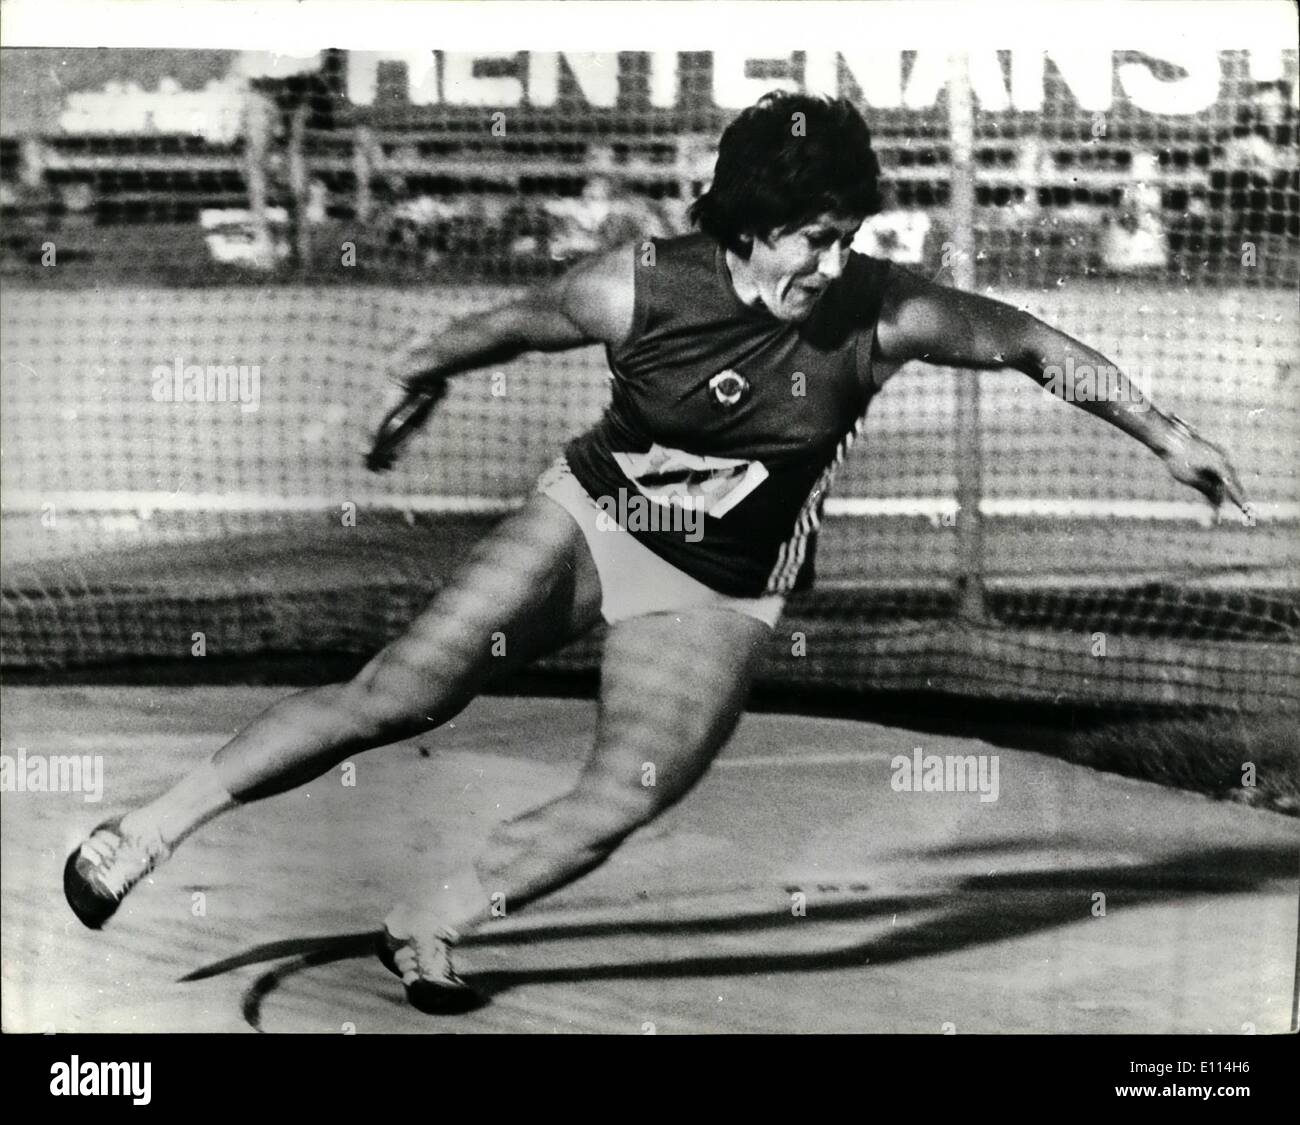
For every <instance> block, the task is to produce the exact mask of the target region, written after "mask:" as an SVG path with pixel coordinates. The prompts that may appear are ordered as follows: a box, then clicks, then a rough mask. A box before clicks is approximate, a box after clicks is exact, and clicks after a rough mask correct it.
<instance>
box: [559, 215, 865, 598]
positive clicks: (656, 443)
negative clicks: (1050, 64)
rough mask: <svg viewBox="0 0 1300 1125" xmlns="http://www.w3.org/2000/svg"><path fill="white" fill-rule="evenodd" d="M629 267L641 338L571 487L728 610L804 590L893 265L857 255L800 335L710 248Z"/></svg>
mask: <svg viewBox="0 0 1300 1125" xmlns="http://www.w3.org/2000/svg"><path fill="white" fill-rule="evenodd" d="M635 256H636V267H635V269H636V303H635V309H636V311H635V316H634V323H633V328H632V331H631V334H630V335H629V337H628V338H627V340H625V341H624V342H623V343H621V344H620V345H618V346H617V347H611V348H608V349H607V355H608V358H609V366H610V371H611V373H612V377H613V399H612V401H611V403H610V405H609V407H608V409H607V410H606V412H605V415H604V417H603V418H602V419H601V421H600V422H599V423H597V424H596V426H595V427H594V428H593V429H591V430H590V431H588V432H587V433H585V434H583V435H581V436H580V437H577V438H575V439H573V441H571V442H570V443H569V445H568V446H567V448H566V449H565V455H566V457H567V458H568V461H569V465H570V466H571V468H572V469H573V474H574V476H575V477H577V479H578V481H579V482H580V483H581V484H582V486H583V488H585V489H586V491H587V492H588V494H589V495H590V496H591V497H592V498H593V499H594V500H596V501H597V503H599V504H600V505H601V506H602V507H603V508H605V509H606V511H607V512H609V514H610V515H611V516H614V517H615V518H616V519H617V520H618V522H619V523H620V524H621V525H622V526H623V527H625V528H626V529H627V530H628V531H629V532H630V533H631V534H633V535H634V536H636V538H637V539H638V540H639V541H640V542H642V543H644V544H645V545H646V546H647V547H648V548H650V550H652V551H654V552H655V553H656V554H657V555H659V556H661V557H662V558H664V559H666V560H667V561H668V562H670V563H672V564H673V565H674V566H676V567H678V568H679V569H680V570H682V571H684V572H686V573H687V574H689V575H691V576H692V577H693V578H695V579H697V580H698V581H700V582H703V583H704V584H705V585H706V586H710V587H712V588H713V589H715V590H718V591H719V592H721V593H723V594H727V595H730V596H733V597H756V596H758V595H760V594H765V593H766V594H775V593H782V594H783V593H788V592H790V591H793V590H798V589H802V588H804V587H806V586H808V585H810V584H811V582H812V578H813V557H814V554H815V550H816V535H817V528H818V526H819V524H820V522H821V513H822V506H823V504H824V503H825V500H826V494H827V492H828V491H829V489H830V485H831V480H832V477H833V476H834V473H835V470H836V468H837V467H838V466H839V464H840V462H841V461H842V460H843V459H844V456H845V454H846V453H847V452H848V449H849V446H850V445H851V444H852V443H853V440H854V438H855V437H856V436H857V435H858V434H859V433H860V432H861V429H862V425H863V422H864V420H865V419H864V415H865V412H866V408H867V404H868V402H869V401H870V398H871V396H872V394H873V393H874V391H875V389H876V383H875V381H874V380H873V378H872V373H871V350H872V345H873V342H874V339H875V326H876V320H877V319H878V317H879V314H880V306H881V301H882V299H883V296H884V288H885V279H886V276H887V274H888V270H889V263H888V262H886V261H880V260H877V259H874V258H868V257H865V256H864V255H861V254H856V253H851V254H850V255H849V258H848V263H847V265H846V266H845V268H844V270H843V272H842V274H841V275H840V277H838V278H837V279H836V280H835V281H833V282H832V283H831V284H830V286H829V287H828V288H827V289H826V291H825V292H824V293H823V294H822V295H821V297H820V299H819V300H818V301H817V303H816V305H815V306H814V307H813V311H812V313H811V314H810V315H809V317H808V318H807V319H806V320H804V321H802V322H801V323H798V324H791V323H786V322H782V321H779V320H777V319H776V318H775V317H773V316H772V315H771V314H769V313H768V312H766V311H765V310H763V309H751V308H749V307H747V306H746V305H745V304H743V303H742V302H741V300H740V299H739V298H738V297H737V296H736V294H735V290H734V289H733V288H732V285H731V278H730V274H729V271H728V268H727V264H726V258H725V256H724V251H723V249H722V248H721V247H720V246H719V245H718V244H717V243H715V242H714V241H713V240H712V239H711V238H710V237H708V236H707V235H704V234H692V235H687V236H685V237H681V238H672V239H664V240H656V241H655V243H654V255H653V258H651V257H650V255H648V254H645V253H644V252H643V251H642V250H641V249H637V250H636V251H635ZM651 261H652V262H653V264H648V262H651ZM673 509H677V511H674V510H673Z"/></svg>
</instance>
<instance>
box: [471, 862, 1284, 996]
mask: <svg viewBox="0 0 1300 1125" xmlns="http://www.w3.org/2000/svg"><path fill="white" fill-rule="evenodd" d="M1023 846H1024V845H1023V843H1017V844H1016V845H1015V847H1014V850H1016V851H1019V850H1022V849H1023ZM968 850H969V851H978V852H980V853H986V852H987V845H983V846H978V847H975V848H972V849H965V848H952V849H943V850H941V851H936V852H931V853H928V854H927V856H926V859H927V861H930V860H933V859H934V858H937V857H941V856H942V855H945V854H947V855H949V856H953V855H957V854H960V853H965V852H967V851H968ZM994 854H996V853H994ZM926 866H927V867H928V866H930V863H929V862H927V864H926ZM1298 877H1300V849H1298V848H1297V847H1296V846H1294V845H1292V846H1285V845H1274V846H1268V847H1254V848H1218V849H1215V850H1212V851H1188V852H1183V853H1180V854H1178V855H1175V856H1172V857H1168V858H1165V859H1163V860H1159V861H1153V862H1150V863H1137V864H1132V865H1122V866H1116V865H1107V866H1098V867H1094V868H1078V867H1075V868H1071V869H1069V870H1064V871H1051V870H1046V871H1032V872H1025V871H1019V872H1017V871H1009V872H1006V873H1005V874H994V875H981V876H977V877H969V878H963V879H956V880H954V881H953V882H952V883H951V884H950V885H946V886H942V887H939V888H936V889H935V890H934V891H933V892H928V893H922V894H915V893H908V894H901V895H892V896H891V895H885V896H881V895H879V894H875V893H872V892H871V891H870V890H867V891H864V892H863V893H862V897H861V898H860V899H854V898H849V899H848V900H845V899H844V898H840V899H839V900H838V901H836V902H834V903H829V904H827V905H825V906H822V907H817V908H816V912H815V913H816V919H818V920H820V921H823V922H838V923H851V922H852V921H855V920H861V921H868V920H878V919H881V918H891V919H895V921H894V924H892V925H890V927H889V929H888V930H887V931H886V932H884V933H883V934H880V935H878V936H873V937H871V938H869V939H867V940H864V941H862V942H859V943H856V944H852V945H849V946H847V947H843V948H839V949H835V950H822V951H815V952H810V951H799V950H797V949H792V950H790V951H788V952H783V951H781V950H780V948H779V946H777V944H776V943H774V942H773V940H772V936H771V931H772V930H774V929H784V930H787V931H789V929H790V927H791V926H799V925H802V924H804V923H805V921H806V919H794V918H792V917H791V916H789V915H788V914H786V915H781V916H777V917H773V916H772V915H771V914H770V913H769V914H767V915H765V916H763V917H748V918H729V917H721V918H717V919H709V920H700V921H692V922H689V923H682V922H672V921H653V922H641V923H633V924H630V925H628V924H602V925H595V926H592V925H588V926H578V927H573V926H568V927H563V928H557V929H554V930H550V931H548V930H547V929H545V928H544V927H539V928H538V929H535V930H531V931H529V934H528V938H529V939H530V940H543V939H545V938H548V937H550V938H560V937H565V938H568V937H575V936H579V935H582V934H590V935H592V936H596V935H599V934H600V933H609V934H628V933H638V932H639V933H655V932H658V933H673V934H678V935H685V934H687V933H690V932H691V931H695V932H700V933H710V932H713V933H716V932H719V931H728V932H733V933H734V932H735V931H737V930H743V929H753V930H763V931H765V933H764V936H763V937H762V940H761V942H756V951H755V952H754V953H753V954H746V953H730V954H704V955H700V956H690V955H687V956H685V957H682V958H674V959H673V960H671V961H668V962H665V961H662V960H657V961H643V962H635V963H631V964H628V963H620V964H617V965H599V964H595V965H579V966H573V967H563V968H545V969H523V970H519V971H499V972H489V973H484V974H482V975H477V976H475V977H474V985H475V987H476V988H477V989H479V990H480V991H481V992H483V993H485V994H486V995H495V994H499V993H501V992H504V991H506V990H508V989H510V988H512V987H514V986H516V985H520V984H534V983H558V982H580V981H589V980H613V979H662V978H671V977H692V976H727V975H734V974H745V975H747V974H752V973H773V972H809V971H817V970H825V969H840V968H853V967H861V966H862V965H864V964H867V963H870V964H872V965H882V964H889V963H891V962H899V961H906V960H911V959H914V958H919V957H932V956H936V955H939V954H943V953H950V952H953V951H956V950H960V949H965V948H969V947H971V946H977V945H983V944H988V943H990V942H997V941H1006V940H1009V939H1011V938H1017V937H1023V936H1025V935H1028V934H1032V933H1036V932H1039V931H1042V930H1047V929H1051V928H1054V927H1057V926H1063V925H1069V924H1072V923H1075V922H1080V921H1087V920H1088V919H1090V918H1091V917H1092V910H1093V907H1094V904H1095V902H1096V900H1095V899H1094V895H1096V894H1097V893H1098V892H1101V893H1102V894H1104V895H1105V896H1106V898H1105V901H1106V910H1107V911H1108V912H1115V911H1117V910H1123V909H1125V908H1132V907H1135V906H1148V905H1160V904H1168V903H1174V902H1178V901H1183V900H1186V899H1190V898H1195V897H1199V896H1203V895H1222V894H1240V893H1244V892H1249V891H1254V890H1258V889H1260V888H1261V887H1262V886H1264V885H1265V884H1267V883H1269V882H1273V881H1277V880H1279V879H1290V880H1293V881H1295V880H1297V878H1298ZM895 916H896V917H895ZM809 917H810V918H811V917H813V912H812V911H810V913H809ZM791 944H793V942H792V943H791ZM759 948H761V952H759V951H758V950H759Z"/></svg>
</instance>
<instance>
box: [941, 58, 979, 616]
mask: <svg viewBox="0 0 1300 1125" xmlns="http://www.w3.org/2000/svg"><path fill="white" fill-rule="evenodd" d="M948 140H949V145H950V148H951V152H952V179H951V183H950V186H949V222H950V229H951V238H952V247H953V249H954V251H955V253H954V254H953V283H954V284H955V285H956V286H957V288H959V289H966V290H972V289H974V288H975V114H974V108H973V105H972V95H971V85H970V68H969V62H968V58H967V55H966V53H965V52H964V51H954V52H953V54H952V55H951V57H950V61H949V76H948ZM983 475H984V474H983V453H982V450H981V447H980V379H979V375H978V373H977V372H974V371H959V372H958V373H957V504H958V506H959V510H958V513H957V552H958V563H957V595H958V614H959V616H960V617H961V618H962V619H963V620H966V621H972V622H980V621H985V620H987V617H988V609H987V606H986V604H985V598H984V523H983V518H982V516H981V513H980V499H981V497H982V495H983V490H984V482H983Z"/></svg>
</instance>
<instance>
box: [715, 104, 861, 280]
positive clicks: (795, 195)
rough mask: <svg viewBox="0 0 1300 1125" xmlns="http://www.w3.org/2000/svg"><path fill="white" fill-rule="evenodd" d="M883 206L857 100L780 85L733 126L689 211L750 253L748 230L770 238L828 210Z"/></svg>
mask: <svg viewBox="0 0 1300 1125" xmlns="http://www.w3.org/2000/svg"><path fill="white" fill-rule="evenodd" d="M796 114H802V115H803V117H802V119H800V118H797V117H796V116H795V115H796ZM883 206H884V203H883V201H882V199H881V195H880V162H879V161H878V160H877V159H876V154H875V151H874V150H873V149H872V147H871V133H870V131H869V130H868V129H867V123H866V122H865V121H864V120H863V119H862V114H860V113H859V112H858V111H857V109H855V108H854V106H853V104H852V103H851V102H849V101H848V100H846V99H845V98H835V99H831V98H823V97H816V96H814V95H811V94H796V93H788V92H786V91H783V90H777V91H773V92H772V93H770V94H764V95H763V97H761V98H759V100H758V101H757V102H756V103H755V104H754V105H752V106H750V107H749V108H748V109H746V110H743V111H742V112H741V113H740V115H739V116H738V117H737V118H736V119H735V120H734V121H732V122H731V124H730V125H728V126H727V128H726V130H725V131H724V132H723V134H722V140H721V141H720V142H719V144H718V163H717V166H716V167H715V169H714V173H713V185H712V186H711V187H710V188H709V190H708V191H706V192H705V193H704V194H703V195H701V196H700V197H699V199H697V200H696V201H695V202H694V203H693V204H691V209H690V216H691V220H692V221H693V222H694V223H696V225H698V226H699V228H700V229H701V230H703V231H704V232H705V233H706V234H708V235H711V236H712V237H713V238H714V239H715V240H716V241H718V242H720V243H722V245H723V246H725V247H726V248H727V249H728V250H730V251H732V253H734V254H737V255H739V256H740V257H742V258H747V257H749V251H750V246H749V244H748V243H746V242H745V241H744V240H743V238H742V237H741V236H742V235H756V236H758V237H760V238H767V237H768V236H769V235H770V234H771V233H772V232H773V231H783V230H789V229H792V228H794V227H798V226H802V225H803V224H804V223H807V222H810V221H811V220H813V219H815V218H816V217H817V216H818V215H821V214H823V213H827V212H829V213H831V214H835V215H861V216H862V217H863V218H866V217H867V216H868V215H874V214H876V213H877V212H879V211H880V210H881V209H882V208H883Z"/></svg>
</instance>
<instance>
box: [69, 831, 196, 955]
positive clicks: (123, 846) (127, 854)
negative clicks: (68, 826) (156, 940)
mask: <svg viewBox="0 0 1300 1125" xmlns="http://www.w3.org/2000/svg"><path fill="white" fill-rule="evenodd" d="M170 855H171V848H169V847H168V846H167V845H166V844H165V843H163V840H162V837H160V836H154V837H151V838H146V839H138V838H133V837H129V836H127V835H125V834H124V833H123V832H122V818H121V817H120V816H119V817H117V818H116V819H114V820H106V821H104V823H103V824H101V825H99V826H98V827H97V828H96V829H95V830H94V831H93V832H92V833H91V834H90V838H89V839H88V840H86V842H85V843H84V844H82V845H81V847H80V848H78V849H77V850H76V851H75V852H73V853H72V854H71V855H70V856H68V862H67V863H66V864H64V867H63V894H64V897H66V898H67V900H68V905H69V906H70V907H72V913H73V914H75V915H76V916H77V917H78V918H80V919H81V921H82V922H83V923H84V924H85V925H87V926H89V927H90V928H91V929H92V930H98V929H99V928H100V927H101V926H103V925H104V923H105V922H107V921H108V920H109V919H110V918H111V917H113V914H114V913H115V912H116V910H117V908H118V906H119V905H120V904H121V902H122V899H124V898H125V897H126V893H127V891H129V890H130V889H131V888H132V887H134V886H135V885H136V884H137V883H138V882H140V880H141V879H143V878H144V877H145V876H146V875H148V874H149V872H151V871H152V870H153V869H154V868H155V867H157V866H158V865H159V864H160V863H162V861H163V860H165V859H166V858H167V857H168V856H170Z"/></svg>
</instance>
